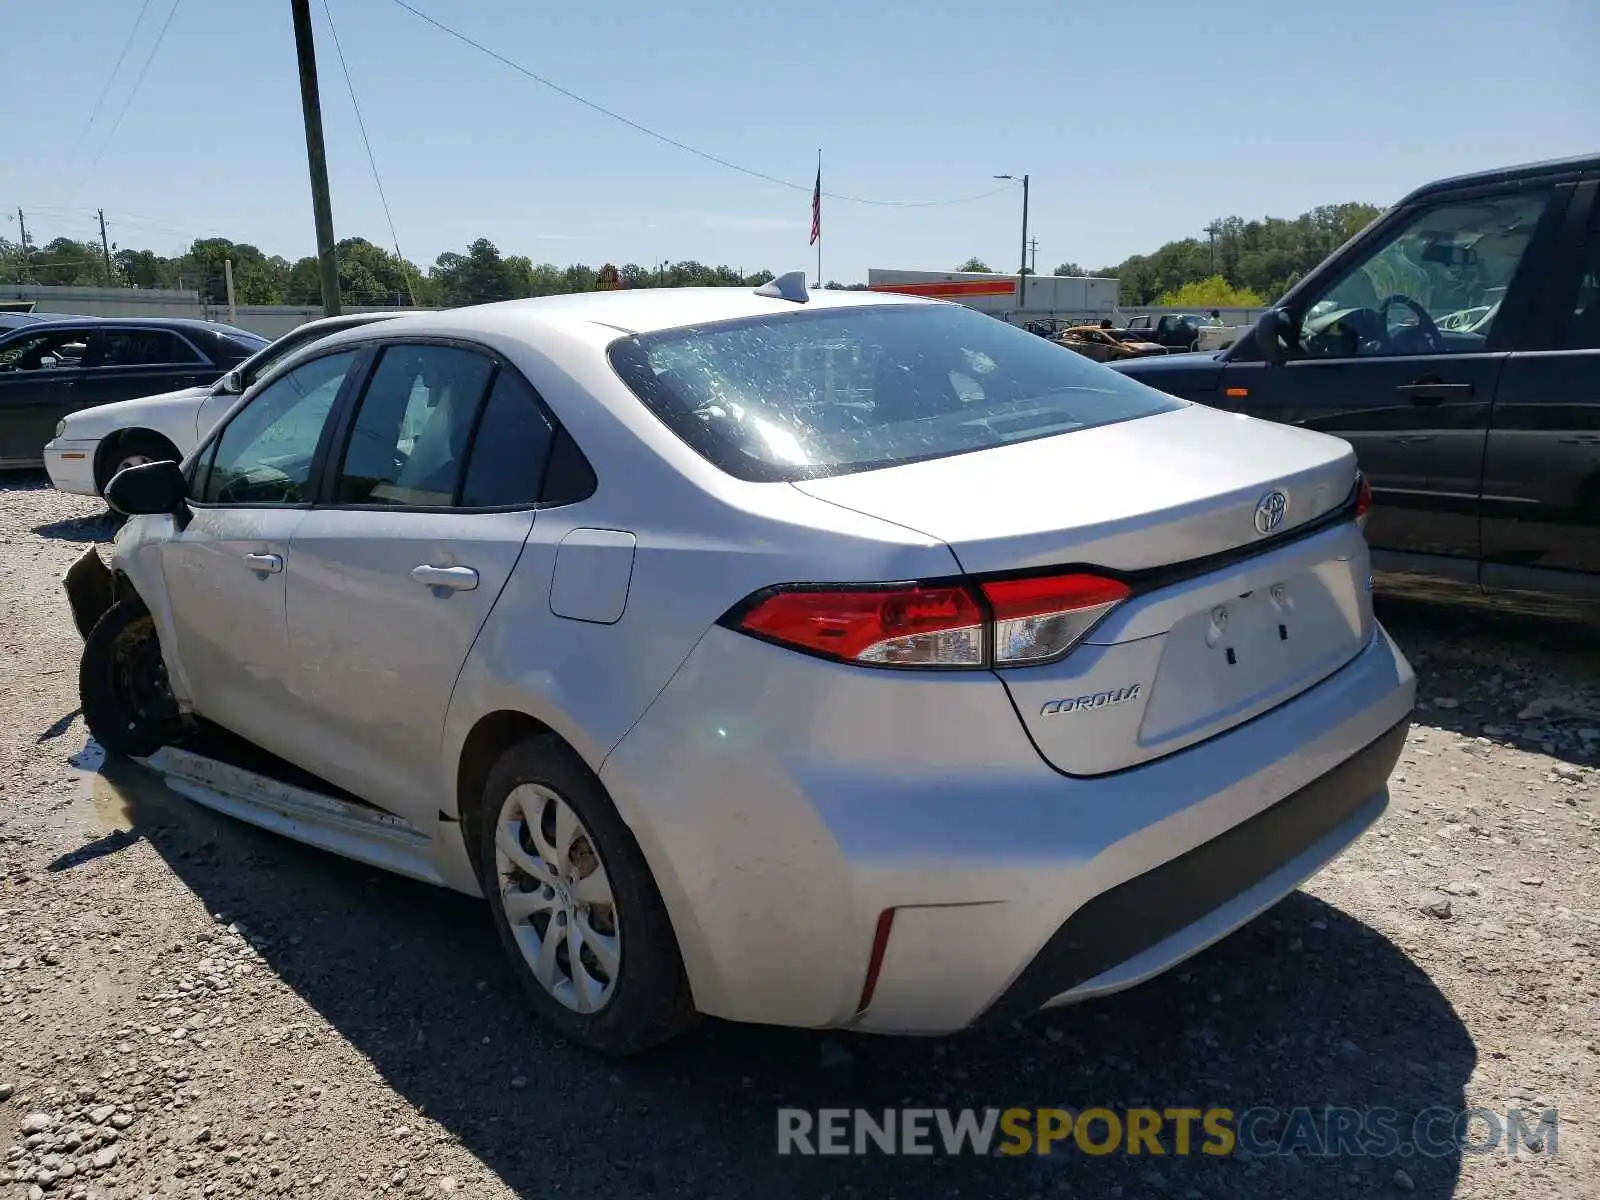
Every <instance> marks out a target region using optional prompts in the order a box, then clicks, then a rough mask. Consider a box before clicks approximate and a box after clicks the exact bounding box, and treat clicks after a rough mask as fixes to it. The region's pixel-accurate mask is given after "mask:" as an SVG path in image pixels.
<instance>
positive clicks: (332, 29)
mask: <svg viewBox="0 0 1600 1200" xmlns="http://www.w3.org/2000/svg"><path fill="white" fill-rule="evenodd" d="M322 11H323V14H324V15H325V16H326V17H327V18H328V32H329V33H331V34H333V49H334V53H336V54H337V55H338V56H339V69H340V70H341V71H343V72H344V86H345V87H346V88H347V89H349V92H350V107H351V108H353V109H355V110H356V127H357V128H358V129H360V130H361V144H362V145H363V146H365V147H366V148H367V162H368V164H369V165H370V166H371V167H372V180H373V182H374V183H376V184H377V185H378V202H379V203H380V204H382V205H383V219H384V220H385V221H387V222H388V223H389V239H390V240H391V241H392V242H393V243H394V256H395V257H396V258H398V259H399V260H400V272H401V274H403V275H404V276H405V279H406V292H407V294H409V295H410V297H411V305H412V307H413V308H415V307H416V303H417V294H416V291H415V290H414V289H413V288H412V286H411V272H410V271H407V270H406V267H405V261H406V256H405V255H404V254H401V253H400V235H399V234H398V233H396V232H395V228H394V214H393V213H391V212H390V211H389V197H388V196H386V195H385V194H384V191H383V176H381V175H379V174H378V160H377V158H376V157H375V156H374V155H373V153H372V141H371V140H370V139H369V138H368V137H367V123H366V121H364V120H363V119H362V117H361V102H360V101H359V100H357V99H356V85H355V81H354V80H352V79H351V78H350V64H349V63H348V62H346V61H345V57H344V47H343V46H341V45H340V44H339V30H338V27H337V26H335V25H334V23H333V9H332V8H331V7H329V4H328V0H322Z"/></svg>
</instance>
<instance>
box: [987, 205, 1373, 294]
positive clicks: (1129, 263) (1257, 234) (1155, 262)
mask: <svg viewBox="0 0 1600 1200" xmlns="http://www.w3.org/2000/svg"><path fill="white" fill-rule="evenodd" d="M1380 212H1382V210H1381V209H1380V208H1378V207H1377V206H1376V205H1373V204H1363V203H1360V202H1350V203H1346V204H1323V205H1319V206H1318V207H1316V208H1313V209H1312V210H1311V211H1310V212H1304V213H1301V214H1300V215H1299V216H1298V217H1263V218H1261V219H1259V220H1246V219H1245V218H1243V217H1218V218H1217V219H1216V220H1215V221H1213V222H1211V224H1210V225H1208V226H1207V227H1206V236H1205V237H1204V238H1197V237H1191V238H1180V239H1179V240H1177V241H1173V242H1168V243H1166V244H1165V245H1164V246H1161V247H1160V248H1159V249H1156V250H1153V251H1151V252H1150V253H1149V254H1135V255H1133V256H1132V257H1130V258H1127V259H1124V260H1123V261H1122V262H1120V263H1117V264H1116V265H1115V266H1109V267H1101V268H1100V269H1099V270H1097V271H1096V270H1085V269H1084V268H1083V267H1082V266H1080V265H1079V264H1077V263H1075V262H1064V263H1062V264H1061V265H1060V266H1058V267H1057V268H1056V269H1055V274H1057V275H1074V276H1084V275H1088V276H1095V277H1099V278H1104V279H1115V280H1116V281H1117V293H1118V298H1119V300H1120V301H1121V303H1123V304H1127V305H1140V304H1161V305H1185V306H1195V307H1199V306H1202V305H1204V306H1208V307H1209V306H1215V307H1233V306H1237V307H1240V308H1254V307H1259V306H1261V305H1264V304H1266V303H1268V302H1269V301H1272V300H1275V299H1277V298H1278V297H1279V296H1281V295H1283V293H1284V292H1286V291H1288V290H1289V288H1290V287H1292V286H1293V285H1294V284H1295V283H1296V282H1297V281H1298V280H1299V279H1300V277H1301V276H1302V275H1304V274H1306V272H1308V271H1310V270H1311V269H1312V268H1313V267H1315V266H1316V265H1317V264H1318V263H1320V262H1321V261H1322V260H1323V259H1325V258H1327V257H1328V255H1330V254H1332V253H1333V252H1334V251H1335V250H1336V249H1338V248H1339V247H1340V246H1342V245H1343V244H1344V243H1345V242H1346V241H1348V240H1349V239H1350V238H1352V237H1354V236H1355V235H1356V234H1357V233H1359V232H1360V231H1361V230H1362V229H1364V228H1365V227H1366V226H1367V225H1368V224H1370V223H1371V222H1372V221H1373V220H1374V219H1376V218H1377V216H1378V215H1379V213H1380ZM989 269H990V268H989V267H988V265H987V264H985V263H984V262H983V260H981V259H978V258H970V259H968V260H967V261H966V262H964V263H962V264H961V265H960V266H958V267H957V268H956V270H958V271H987V270H989Z"/></svg>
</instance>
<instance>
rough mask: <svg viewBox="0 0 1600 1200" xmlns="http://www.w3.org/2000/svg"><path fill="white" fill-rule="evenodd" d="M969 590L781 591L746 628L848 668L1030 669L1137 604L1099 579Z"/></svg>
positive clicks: (748, 618)
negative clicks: (1113, 614)
mask: <svg viewBox="0 0 1600 1200" xmlns="http://www.w3.org/2000/svg"><path fill="white" fill-rule="evenodd" d="M973 586H975V587H976V589H977V590H976V591H974V590H973V588H972V587H969V586H968V585H966V584H960V583H957V584H938V585H926V584H905V585H899V586H888V587H876V586H869V587H854V586H850V585H848V584H844V585H839V586H836V587H835V586H817V587H809V586H808V587H788V588H776V589H773V590H771V591H769V592H766V593H764V594H763V595H761V596H759V597H758V598H756V599H755V600H754V601H753V602H752V603H750V604H748V605H747V606H744V608H743V612H742V615H741V616H739V617H738V618H737V620H736V621H735V622H734V624H735V626H736V627H737V628H738V629H741V630H743V631H744V632H745V633H749V634H753V635H755V636H756V637H760V638H764V639H765V640H767V641H770V642H776V643H778V644H780V645H784V646H789V647H791V648H793V649H796V650H805V651H808V652H810V653H812V654H821V655H825V656H827V657H828V658H836V659H840V660H842V661H845V662H856V663H864V664H868V665H872V666H882V667H982V666H988V665H993V666H997V667H998V666H1025V665H1028V664H1032V663H1042V662H1049V661H1052V660H1054V659H1057V658H1060V657H1061V656H1062V655H1063V654H1065V653H1066V652H1067V651H1068V650H1070V649H1071V648H1072V646H1073V645H1074V644H1075V643H1076V642H1077V641H1078V640H1079V639H1080V638H1082V637H1083V635H1084V634H1085V633H1087V632H1088V631H1089V630H1090V629H1091V628H1092V627H1093V626H1094V625H1096V624H1097V623H1098V622H1099V621H1100V619H1101V618H1102V617H1104V616H1105V615H1106V614H1107V613H1108V612H1110V611H1111V610H1112V609H1113V608H1115V607H1116V606H1117V605H1118V604H1120V603H1122V601H1124V600H1126V599H1127V598H1128V596H1129V594H1130V593H1129V589H1128V587H1127V585H1126V584H1123V583H1119V582H1118V581H1117V580H1114V579H1106V578H1104V577H1102V576H1099V575H1087V574H1072V575H1050V576H1040V577H1034V578H1028V579H1001V580H990V581H988V582H984V583H977V584H975V585H973Z"/></svg>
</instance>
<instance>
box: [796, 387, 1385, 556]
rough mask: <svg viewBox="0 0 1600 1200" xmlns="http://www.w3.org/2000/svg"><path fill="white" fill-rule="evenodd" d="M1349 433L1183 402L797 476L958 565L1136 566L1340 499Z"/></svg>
mask: <svg viewBox="0 0 1600 1200" xmlns="http://www.w3.org/2000/svg"><path fill="white" fill-rule="evenodd" d="M1354 480H1355V452H1354V451H1353V450H1352V449H1351V448H1350V445H1349V443H1347V442H1343V441H1340V440H1338V439H1337V438H1332V437H1328V436H1327V435H1325V434H1320V433H1314V432H1311V431H1309V430H1304V429H1295V428H1291V427H1289V426H1286V425H1274V424H1271V423H1269V422H1266V421H1257V420H1254V419H1252V418H1250V417H1243V416H1239V415H1236V414H1233V413H1223V412H1218V411H1217V410H1215V409H1210V408H1205V407H1203V406H1201V405H1190V406H1189V407H1187V408H1182V409H1179V410H1177V411H1175V412H1169V413H1162V414H1159V415H1157V416H1150V417H1140V418H1137V419H1135V420H1131V421H1123V422H1121V423H1119V424H1115V425H1102V426H1099V427H1098V428H1094V429H1085V430H1081V431H1077V432H1073V433H1065V434H1061V435H1060V436H1057V437H1050V438H1038V439H1036V440H1033V441H1027V442H1019V443H1015V444H1012V445H1007V446H997V447H995V448H993V449H988V450H979V451H975V452H973V453H970V454H958V455H952V456H950V457H948V458H940V459H934V460H932V461H930V462H920V463H908V464H906V465H904V466H898V467H889V468H885V469H883V470H878V471H862V472H858V473H856V474H852V475H840V476H835V477H833V478H828V479H813V480H806V481H803V482H800V483H796V484H795V485H794V486H795V487H797V488H799V489H801V490H802V491H804V492H806V493H807V494H809V495H812V496H815V497H817V498H818V499H821V500H827V501H830V502H831V503H834V504H838V505H841V506H842V507H844V508H849V509H854V510H856V511H858V512H862V513H866V514H868V515H871V516H874V517H879V518H881V519H883V520H887V521H893V522H894V523H895V524H897V525H903V526H906V527H907V528H910V529H915V530H917V531H918V532H921V533H925V534H928V535H929V536H931V537H936V538H938V539H939V540H941V541H943V542H946V543H947V544H948V545H949V546H950V548H951V549H952V550H953V551H954V552H955V555H956V558H957V559H958V560H959V561H960V563H961V566H962V569H963V570H965V571H967V572H968V573H970V574H974V575H982V574H988V573H990V572H993V571H1009V570H1017V569H1024V568H1037V567H1047V566H1056V565H1062V564H1068V563H1083V564H1089V565H1092V566H1097V567H1101V568H1104V569H1106V570H1112V571H1143V570H1148V569H1150V568H1154V567H1166V566H1171V565H1172V564H1174V563H1182V562H1188V561H1190V560H1192V559H1199V558H1205V557H1207V556H1208V555H1212V554H1219V553H1223V552H1225V551H1229V550H1236V549H1238V548H1240V547H1241V546H1248V545H1250V544H1252V543H1255V542H1259V541H1261V540H1263V537H1264V536H1265V535H1264V534H1263V533H1262V532H1260V531H1258V530H1257V527H1256V506H1257V504H1258V503H1260V502H1261V501H1262V500H1263V499H1264V498H1265V497H1266V496H1268V495H1269V494H1271V493H1272V492H1274V491H1276V492H1281V493H1282V494H1283V496H1284V497H1285V500H1286V505H1285V507H1284V510H1283V512H1282V513H1281V515H1280V518H1279V521H1278V524H1276V525H1275V526H1273V527H1272V528H1271V529H1270V530H1268V533H1270V534H1273V535H1278V534H1283V533H1286V532H1289V531H1291V530H1293V529H1295V528H1296V527H1298V526H1301V525H1304V524H1306V523H1307V522H1309V521H1314V520H1316V519H1317V518H1318V517H1320V516H1323V515H1324V514H1326V513H1328V512H1330V511H1332V510H1333V509H1336V508H1338V507H1339V505H1341V504H1343V503H1344V502H1345V500H1346V499H1348V498H1349V496H1350V489H1351V486H1352V485H1353V483H1354Z"/></svg>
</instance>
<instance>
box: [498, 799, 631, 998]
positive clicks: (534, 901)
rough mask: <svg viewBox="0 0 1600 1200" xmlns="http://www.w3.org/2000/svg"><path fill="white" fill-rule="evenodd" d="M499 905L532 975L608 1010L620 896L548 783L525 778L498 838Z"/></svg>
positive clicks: (616, 965)
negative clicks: (540, 783)
mask: <svg viewBox="0 0 1600 1200" xmlns="http://www.w3.org/2000/svg"><path fill="white" fill-rule="evenodd" d="M494 858H495V879H496V884H497V886H498V887H499V897H500V905H501V908H502V909H503V910H504V912H505V916H506V921H507V923H508V924H509V925H510V926H511V932H512V934H513V935H514V937H515V938H516V942H517V946H518V948H519V949H520V950H521V951H522V956H523V958H524V959H526V960H527V963H528V966H529V968H530V969H531V970H532V971H533V975H534V978H535V979H537V980H538V981H539V984H540V986H541V987H543V988H544V990H545V991H547V992H549V993H550V995H551V996H553V997H554V998H555V999H556V1000H557V1001H559V1002H560V1003H561V1004H563V1005H564V1006H566V1007H567V1008H570V1009H572V1010H573V1011H574V1012H578V1013H594V1012H598V1011H599V1010H600V1009H602V1008H604V1007H605V1006H606V1004H607V1002H608V1001H609V1000H610V999H611V996H612V993H613V992H615V990H616V986H617V980H618V978H619V977H620V971H621V965H622V934H621V929H620V928H619V927H618V922H617V907H616V899H615V897H614V896H613V895H612V891H611V880H610V879H609V878H608V877H607V875H606V869H605V864H604V863H602V862H601V861H600V854H599V851H598V850H597V849H596V846H595V841H594V836H593V835H592V834H591V833H590V832H589V829H588V827H587V826H586V825H584V823H583V820H582V819H581V818H580V817H579V816H578V814H577V813H576V812H575V811H574V810H573V808H572V806H571V805H570V804H568V803H567V802H566V801H565V800H564V799H562V798H561V796H559V795H558V794H557V793H556V792H554V791H552V790H551V789H550V788H547V787H544V786H541V785H539V784H533V783H525V784H522V785H520V786H519V787H516V788H514V789H512V791H511V793H510V795H508V796H507V797H506V799H505V803H504V804H502V805H501V806H500V816H499V819H498V820H497V821H496V823H495V837H494Z"/></svg>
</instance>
